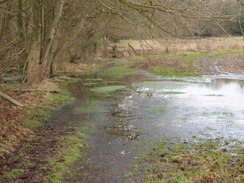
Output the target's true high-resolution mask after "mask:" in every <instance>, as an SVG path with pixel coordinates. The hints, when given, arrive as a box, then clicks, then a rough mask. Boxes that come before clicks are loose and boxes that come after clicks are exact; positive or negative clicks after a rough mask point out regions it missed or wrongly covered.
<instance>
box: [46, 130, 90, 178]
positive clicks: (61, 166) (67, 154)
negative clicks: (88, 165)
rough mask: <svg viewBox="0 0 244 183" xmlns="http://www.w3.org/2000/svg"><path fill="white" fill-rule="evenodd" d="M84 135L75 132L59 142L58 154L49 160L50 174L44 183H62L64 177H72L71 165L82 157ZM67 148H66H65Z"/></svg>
mask: <svg viewBox="0 0 244 183" xmlns="http://www.w3.org/2000/svg"><path fill="white" fill-rule="evenodd" d="M85 138H86V136H85V135H84V133H82V132H80V131H78V130H77V132H76V133H75V134H73V135H68V136H64V137H62V138H61V140H60V143H59V144H60V147H59V149H58V153H57V154H56V155H55V156H54V157H51V158H50V159H49V165H50V166H51V172H50V174H49V176H47V177H46V178H45V180H44V182H45V183H56V182H60V183H61V182H64V180H63V178H64V175H66V176H67V175H69V176H72V174H73V172H72V168H71V167H72V165H73V164H74V163H75V162H76V161H77V160H78V159H79V158H81V156H82V153H81V149H82V148H84V147H85V145H84V139H85ZM67 147H68V148H67Z"/></svg>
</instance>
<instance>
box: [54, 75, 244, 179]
mask: <svg viewBox="0 0 244 183" xmlns="http://www.w3.org/2000/svg"><path fill="white" fill-rule="evenodd" d="M69 89H70V91H71V92H72V93H73V95H74V96H75V97H76V98H77V100H76V101H75V103H74V104H72V105H70V106H66V108H64V109H63V110H61V112H60V114H57V115H56V117H57V116H66V117H64V118H62V117H61V118H62V119H63V120H64V121H74V120H75V119H76V120H80V121H81V120H82V121H86V122H87V123H89V125H90V126H91V130H90V135H89V137H88V140H87V144H89V146H88V148H87V150H86V152H85V154H86V155H85V158H84V159H83V160H81V161H80V162H77V165H76V169H75V170H74V171H75V174H76V178H75V179H67V180H66V182H86V183H87V182H89V183H105V182H106V183H123V182H129V181H128V180H127V179H126V178H125V174H126V173H127V172H128V171H129V169H130V165H131V163H132V162H133V160H135V159H136V158H137V154H138V153H139V152H140V151H141V147H140V145H138V144H139V143H138V142H140V141H144V140H146V139H148V138H163V137H164V136H179V137H181V138H182V139H188V138H192V137H194V136H197V137H207V138H215V137H226V138H237V139H239V140H244V104H243V101H244V78H243V77H241V76H240V77H236V76H233V77H231V76H218V77H217V76H211V77H208V76H206V77H202V78H198V79H196V78H185V79H168V80H166V79H162V78H160V77H156V76H152V75H150V74H149V73H147V72H144V71H139V72H136V73H133V74H129V75H125V76H121V77H115V76H108V75H96V76H89V77H82V78H81V82H78V83H74V84H71V85H70V88H69Z"/></svg>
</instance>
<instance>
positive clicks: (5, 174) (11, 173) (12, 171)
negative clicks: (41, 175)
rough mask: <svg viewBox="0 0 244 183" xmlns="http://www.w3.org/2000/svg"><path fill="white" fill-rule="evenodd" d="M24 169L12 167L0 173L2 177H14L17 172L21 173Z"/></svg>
mask: <svg viewBox="0 0 244 183" xmlns="http://www.w3.org/2000/svg"><path fill="white" fill-rule="evenodd" d="M23 172H24V170H23V169H13V170H11V171H9V172H6V173H4V174H3V175H2V177H3V178H14V177H16V176H18V175H19V174H21V173H23Z"/></svg>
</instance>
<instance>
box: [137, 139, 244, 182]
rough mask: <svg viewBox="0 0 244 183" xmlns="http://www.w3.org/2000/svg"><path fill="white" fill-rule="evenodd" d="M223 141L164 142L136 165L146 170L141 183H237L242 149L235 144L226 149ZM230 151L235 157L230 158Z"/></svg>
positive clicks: (240, 176)
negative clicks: (234, 153)
mask: <svg viewBox="0 0 244 183" xmlns="http://www.w3.org/2000/svg"><path fill="white" fill-rule="evenodd" d="M226 142H228V141H227V140H225V139H210V140H200V139H199V140H198V141H196V140H195V141H193V140H192V141H189V142H187V143H182V141H178V140H174V139H168V140H166V139H165V140H163V141H161V142H159V143H158V144H157V145H156V146H155V147H154V148H153V149H152V150H151V151H150V152H146V153H144V154H143V153H142V154H141V155H140V161H141V163H140V165H141V167H143V169H144V170H145V171H146V172H145V178H144V179H143V180H142V181H141V183H151V182H153V183H161V182H164V183H171V182H175V183H177V182H178V183H183V182H186V183H195V182H209V183H210V182H211V183H212V182H216V183H217V182H221V183H241V182H242V181H243V180H244V175H243V164H244V147H243V146H241V144H240V143H238V142H236V145H234V144H233V146H234V147H235V146H237V147H238V148H237V147H235V148H233V147H232V148H231V150H228V149H226V148H224V147H222V144H224V143H226ZM242 145H243V144H242ZM230 152H232V153H233V152H237V154H236V156H231V154H230ZM137 166H138V165H137ZM137 170H138V168H137ZM139 173H140V172H139Z"/></svg>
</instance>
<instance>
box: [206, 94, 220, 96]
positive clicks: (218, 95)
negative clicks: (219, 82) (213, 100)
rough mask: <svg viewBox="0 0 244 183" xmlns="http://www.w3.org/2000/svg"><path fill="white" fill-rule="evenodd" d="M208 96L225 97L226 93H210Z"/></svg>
mask: <svg viewBox="0 0 244 183" xmlns="http://www.w3.org/2000/svg"><path fill="white" fill-rule="evenodd" d="M206 96H207V97H223V96H224V95H221V94H209V95H206Z"/></svg>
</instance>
